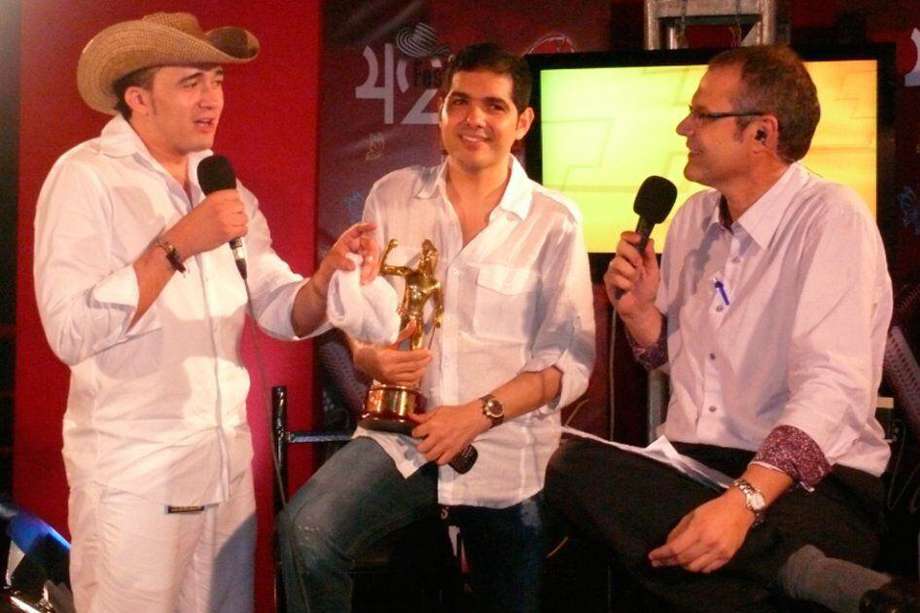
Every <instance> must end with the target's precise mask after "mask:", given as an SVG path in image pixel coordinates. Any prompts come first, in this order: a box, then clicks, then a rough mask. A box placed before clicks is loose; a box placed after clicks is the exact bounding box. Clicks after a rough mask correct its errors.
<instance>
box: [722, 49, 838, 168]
mask: <svg viewBox="0 0 920 613" xmlns="http://www.w3.org/2000/svg"><path fill="white" fill-rule="evenodd" d="M729 66H738V67H739V68H740V69H741V93H740V94H739V95H738V97H737V99H736V100H734V101H733V103H734V105H735V110H736V111H743V110H756V111H759V112H763V113H769V114H771V115H774V116H775V117H776V119H777V121H778V122H779V144H778V146H777V149H778V152H779V154H780V156H781V157H782V158H783V159H784V160H786V161H787V162H795V161H797V160H800V159H802V158H803V157H805V154H806V153H808V148H809V147H811V138H812V136H814V134H815V128H817V127H818V121H819V120H820V119H821V105H820V104H819V103H818V92H817V90H816V89H815V84H814V81H812V80H811V75H809V74H808V70H806V69H805V65H804V64H803V63H802V60H801V58H799V56H798V55H797V54H796V53H795V51H793V50H792V49H790V48H789V47H788V46H787V45H756V46H751V47H737V48H735V49H729V50H728V51H723V52H722V53H720V54H719V55H717V56H715V57H714V58H713V59H712V60H711V61H710V62H709V67H710V68H724V67H729ZM737 120H738V125H739V127H740V128H742V129H743V128H744V127H745V126H747V125H748V124H749V123H750V122H751V121H753V119H751V118H749V117H739V118H737Z"/></svg>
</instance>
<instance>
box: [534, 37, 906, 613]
mask: <svg viewBox="0 0 920 613" xmlns="http://www.w3.org/2000/svg"><path fill="white" fill-rule="evenodd" d="M819 116H820V109H819V106H818V99H817V95H816V91H815V86H814V84H813V83H812V80H811V78H810V77H809V75H808V72H807V71H806V69H805V67H804V66H803V65H802V63H801V61H800V60H799V58H798V57H797V56H796V55H795V54H794V53H793V52H792V51H791V50H790V49H789V48H787V47H783V46H766V47H743V48H739V49H733V50H731V51H727V52H725V53H722V54H720V55H718V56H717V57H715V58H714V59H713V60H712V61H711V62H710V64H709V70H708V71H707V72H706V74H705V75H704V76H703V78H702V80H701V82H700V85H699V88H698V89H697V91H696V93H695V94H694V96H693V100H692V103H691V105H690V113H689V114H688V115H687V117H686V118H684V120H683V121H681V122H680V124H679V125H678V127H677V132H678V133H679V134H680V135H682V136H684V137H685V138H686V139H687V148H688V149H689V154H688V159H687V165H686V167H685V169H684V174H685V175H686V177H687V178H688V179H691V180H693V181H697V182H700V183H703V184H704V185H708V186H711V187H712V188H713V189H711V190H709V191H704V192H700V193H698V194H696V195H694V196H692V197H691V198H690V199H689V200H688V201H687V203H686V204H685V205H684V206H683V207H682V208H681V210H680V211H679V212H678V213H677V215H676V217H675V219H674V221H673V223H672V225H671V228H670V230H669V232H668V242H667V245H666V247H665V251H664V255H663V257H662V262H661V269H660V270H659V267H658V264H657V262H656V259H655V252H654V248H653V245H652V244H651V243H650V244H649V245H648V247H647V248H646V250H645V252H644V253H639V252H638V251H637V249H636V248H635V247H634V245H635V243H636V242H637V238H638V235H637V234H635V233H632V232H625V233H624V234H623V236H622V239H621V241H620V243H619V245H618V247H617V257H616V258H615V259H614V260H613V261H612V262H611V263H610V266H609V269H608V271H607V274H606V275H605V278H604V281H605V284H606V287H607V293H608V296H609V297H610V300H611V302H613V304H614V306H615V307H616V309H617V313H618V314H619V315H620V317H621V318H622V319H623V321H624V323H625V324H626V327H627V330H628V332H629V335H630V336H631V340H632V341H633V346H634V350H635V353H636V355H637V356H638V358H639V359H640V360H641V361H643V362H644V363H645V365H646V366H647V367H649V368H656V367H661V366H665V365H666V367H667V368H668V370H669V372H670V383H671V384H670V387H671V398H670V404H669V406H668V414H667V420H666V422H665V424H664V432H663V433H664V434H665V435H666V436H667V437H668V439H669V440H671V441H673V442H674V444H675V446H676V447H677V449H678V450H679V451H681V452H682V453H684V454H686V455H689V456H691V457H693V458H696V459H697V460H700V461H702V462H703V463H704V464H707V465H708V466H711V467H713V468H716V469H718V470H721V471H722V472H724V473H726V474H728V475H730V476H731V477H733V478H736V481H735V482H734V483H733V484H732V486H731V487H729V488H728V489H727V490H725V491H724V492H713V491H711V490H709V489H707V488H705V487H703V486H701V485H699V484H697V483H695V482H693V481H691V480H690V479H688V478H686V477H684V476H682V475H680V474H678V473H677V472H676V471H675V470H673V469H671V468H670V467H667V466H664V465H661V464H658V463H655V462H652V461H650V460H646V459H644V458H640V457H637V456H635V455H632V454H629V453H626V452H621V451H619V450H617V449H613V448H610V447H606V446H602V445H598V444H594V443H590V442H582V441H575V442H572V443H571V444H567V445H565V446H563V448H561V449H560V451H559V452H558V453H557V454H556V456H555V457H554V458H553V460H552V462H551V464H550V469H549V474H548V476H547V498H548V500H549V501H550V503H551V504H553V505H554V506H555V507H558V508H559V509H560V510H561V511H562V512H563V513H565V514H566V515H567V516H568V518H569V519H570V520H571V521H572V523H573V524H574V526H575V527H576V528H577V529H580V530H583V531H585V532H586V533H587V534H588V535H591V536H593V537H594V538H596V539H598V540H602V541H604V542H606V543H607V544H608V545H609V546H610V548H611V549H612V551H613V554H614V557H615V559H616V560H617V562H619V563H620V564H622V565H623V566H624V567H625V569H626V570H627V571H628V572H629V573H630V574H632V575H633V576H634V577H635V578H636V579H637V580H638V581H639V582H640V583H641V584H642V585H644V586H645V587H646V588H648V589H649V590H650V591H651V592H653V593H654V594H655V595H656V596H658V597H659V598H661V599H663V600H665V601H667V602H669V603H670V604H671V606H673V607H674V608H676V609H680V610H683V609H691V610H698V611H707V612H712V611H762V610H774V609H773V608H772V607H771V605H770V603H769V599H770V597H771V588H772V587H777V586H781V587H782V588H784V589H785V591H786V592H787V593H789V594H792V595H795V596H796V597H799V598H806V599H811V600H818V601H820V602H822V603H823V604H824V605H825V606H828V607H830V608H831V609H833V610H836V611H856V610H857V609H858V603H859V601H860V599H861V598H862V597H863V596H864V595H866V594H867V592H868V593H869V595H868V596H869V597H868V598H867V604H866V605H865V606H866V607H868V608H866V609H865V610H870V611H876V610H878V611H882V610H884V611H888V610H889V609H883V608H878V609H876V608H873V607H874V606H875V605H872V603H871V602H870V601H872V600H873V599H876V601H877V602H880V600H882V599H884V598H880V596H881V595H880V594H879V593H878V592H875V591H874V590H876V588H879V587H880V586H881V585H882V584H884V583H886V582H887V581H888V577H886V576H885V575H881V574H879V573H874V572H872V571H868V570H866V569H864V568H861V567H859V566H856V565H855V564H852V563H850V562H847V561H851V562H856V563H858V564H864V565H871V564H872V563H873V561H874V560H875V557H876V554H877V552H878V545H879V528H880V526H879V518H880V514H881V511H882V483H881V480H880V479H879V476H880V475H881V473H882V471H883V470H884V468H885V465H886V463H887V461H888V455H889V451H888V445H887V444H886V442H885V440H884V437H883V434H882V429H881V427H880V426H879V424H878V422H877V421H876V419H875V400H876V392H877V390H878V386H879V382H880V379H881V370H882V355H883V351H884V345H885V337H886V332H887V330H888V323H889V320H890V317H891V308H892V298H891V282H890V280H889V277H888V272H887V269H886V264H885V253H884V250H883V247H882V242H881V239H880V237H879V234H878V230H877V228H876V226H875V222H874V220H873V219H872V218H871V216H870V214H869V211H868V209H867V207H866V206H865V204H864V203H863V202H862V201H860V199H859V198H858V196H857V195H856V194H855V193H854V192H853V191H852V190H850V189H847V188H845V187H843V186H841V185H837V184H834V183H831V182H829V181H825V180H822V179H820V178H818V177H815V176H814V175H812V174H810V173H809V172H808V171H807V170H805V168H804V167H802V166H801V165H799V164H798V163H797V160H799V159H801V158H802V157H803V156H804V155H805V153H806V152H807V151H808V148H809V145H810V143H811V138H812V135H813V134H814V131H815V127H816V126H817V124H818V119H819ZM618 291H619V292H623V293H622V296H620V297H619V298H618V295H619V294H618ZM825 553H826V554H827V555H833V556H835V557H837V558H841V559H839V560H830V559H828V558H825V557H824V554H825ZM793 554H794V555H793ZM886 589H887V588H886ZM893 596H894V597H895V598H900V596H898V595H897V594H894V595H893ZM885 598H887V596H885ZM902 601H903V599H902ZM878 606H879V607H881V604H879V605H878ZM891 610H892V611H895V610H896V611H901V610H908V609H891ZM909 610H915V609H912V608H911V609H909Z"/></svg>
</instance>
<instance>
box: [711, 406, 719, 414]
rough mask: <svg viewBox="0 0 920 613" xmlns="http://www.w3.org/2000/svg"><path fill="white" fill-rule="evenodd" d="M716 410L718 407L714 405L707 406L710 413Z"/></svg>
mask: <svg viewBox="0 0 920 613" xmlns="http://www.w3.org/2000/svg"><path fill="white" fill-rule="evenodd" d="M716 411H718V409H717V408H716V407H714V406H713V407H709V412H710V413H715V412H716Z"/></svg>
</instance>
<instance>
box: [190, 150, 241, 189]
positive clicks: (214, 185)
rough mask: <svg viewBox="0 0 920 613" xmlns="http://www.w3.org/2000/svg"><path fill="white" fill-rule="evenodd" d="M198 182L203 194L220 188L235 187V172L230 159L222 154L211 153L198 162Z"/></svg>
mask: <svg viewBox="0 0 920 613" xmlns="http://www.w3.org/2000/svg"><path fill="white" fill-rule="evenodd" d="M198 183H199V184H200V185H201V191H203V192H204V193H205V194H210V193H211V192H216V191H218V190H222V189H236V173H235V172H233V166H231V165H230V160H228V159H227V158H225V157H224V156H222V155H211V156H208V157H206V158H204V159H203V160H201V162H199V163H198Z"/></svg>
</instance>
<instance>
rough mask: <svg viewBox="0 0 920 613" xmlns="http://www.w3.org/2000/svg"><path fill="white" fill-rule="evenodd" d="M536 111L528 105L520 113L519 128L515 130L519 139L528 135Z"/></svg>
mask: <svg viewBox="0 0 920 613" xmlns="http://www.w3.org/2000/svg"><path fill="white" fill-rule="evenodd" d="M533 119H534V113H533V109H532V108H531V107H529V106H528V107H527V108H526V109H524V111H523V112H522V113H521V114H520V115H518V120H517V128H516V130H515V136H516V138H517V140H521V139H522V138H524V137H525V136H527V132H528V131H529V130H530V126H531V125H532V124H533Z"/></svg>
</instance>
